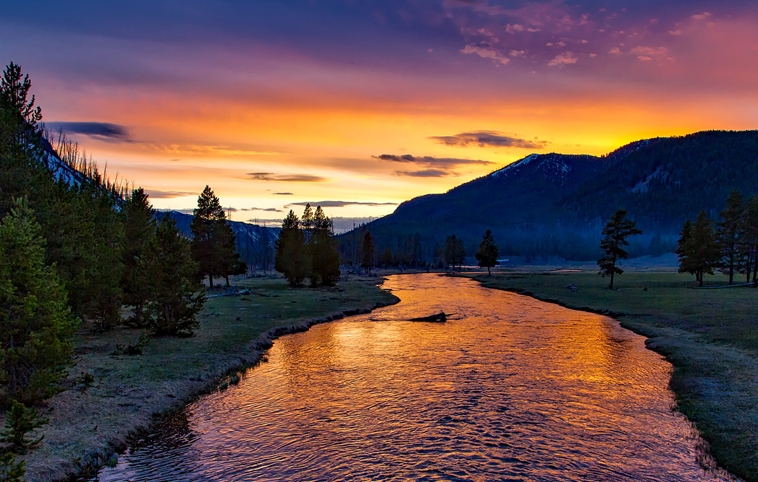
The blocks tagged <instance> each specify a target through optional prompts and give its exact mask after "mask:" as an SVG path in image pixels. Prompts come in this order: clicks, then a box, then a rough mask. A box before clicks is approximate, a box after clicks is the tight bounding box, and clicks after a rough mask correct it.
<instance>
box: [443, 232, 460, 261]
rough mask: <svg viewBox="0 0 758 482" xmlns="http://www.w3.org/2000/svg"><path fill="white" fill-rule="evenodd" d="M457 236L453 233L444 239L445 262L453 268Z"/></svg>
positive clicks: (456, 257) (456, 256) (455, 259)
mask: <svg viewBox="0 0 758 482" xmlns="http://www.w3.org/2000/svg"><path fill="white" fill-rule="evenodd" d="M457 251H458V237H457V236H456V235H455V234H453V235H451V236H448V237H447V238H446V239H445V264H446V265H448V266H452V268H453V269H455V265H456V262H457V261H458V254H457Z"/></svg>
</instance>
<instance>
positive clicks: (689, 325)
mask: <svg viewBox="0 0 758 482" xmlns="http://www.w3.org/2000/svg"><path fill="white" fill-rule="evenodd" d="M467 276H471V277H474V278H475V279H477V280H479V281H480V282H481V283H482V284H483V285H484V286H487V287H490V288H497V289H504V290H508V291H514V292H518V293H522V294H526V295H529V296H533V297H535V298H538V299H541V300H545V301H551V302H555V303H559V304H561V305H564V306H567V307H570V308H576V309H584V310H588V311H594V312H606V313H608V314H610V315H612V316H615V317H616V318H618V320H619V321H620V322H621V324H622V325H623V326H624V327H626V328H629V329H631V330H633V331H635V332H637V333H640V334H642V335H645V336H647V337H648V341H647V345H648V347H649V348H651V349H653V350H655V351H656V352H658V353H661V354H662V355H664V356H665V357H666V358H667V359H668V360H669V361H670V362H671V363H672V365H673V366H674V372H673V375H672V379H671V389H672V390H673V391H674V393H675V394H676V396H677V401H678V408H679V410H681V411H682V412H683V413H684V414H685V415H686V416H687V417H688V418H689V419H690V420H692V421H693V422H695V424H696V425H697V428H698V429H699V430H700V432H701V433H702V434H703V437H704V438H705V439H706V440H707V441H708V442H709V443H710V445H711V453H712V454H713V456H714V457H715V458H716V460H717V461H718V463H719V464H720V465H721V466H722V467H724V468H726V469H727V470H729V471H730V472H732V473H734V474H736V475H738V476H740V477H742V478H744V479H746V480H758V289H754V288H752V287H741V288H729V289H694V288H693V287H694V285H695V284H694V281H693V278H692V277H691V276H688V275H680V274H676V273H670V272H669V273H664V272H661V273H656V272H626V273H624V274H623V275H621V276H619V277H617V278H616V283H615V284H616V287H617V288H618V289H615V290H608V289H607V285H608V279H607V278H601V277H600V276H598V275H597V273H596V272H592V271H581V272H545V271H536V270H533V271H523V272H516V271H508V272H499V273H496V274H493V276H492V277H488V276H487V275H486V274H484V275H482V274H468V275H467ZM706 281H707V286H722V285H725V284H726V281H727V279H726V277H724V276H713V277H707V278H706ZM738 282H741V280H738ZM569 283H571V284H574V285H575V286H576V287H577V288H578V289H577V291H576V292H572V291H571V290H569V289H567V288H566V286H567V285H568V284H569Z"/></svg>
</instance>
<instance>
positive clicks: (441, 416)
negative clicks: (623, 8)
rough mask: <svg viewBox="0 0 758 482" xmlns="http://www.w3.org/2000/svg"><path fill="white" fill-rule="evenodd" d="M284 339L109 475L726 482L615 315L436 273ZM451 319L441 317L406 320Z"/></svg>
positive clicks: (658, 367)
mask: <svg viewBox="0 0 758 482" xmlns="http://www.w3.org/2000/svg"><path fill="white" fill-rule="evenodd" d="M385 287H386V288H390V289H392V291H393V292H394V293H395V294H396V295H397V296H399V297H400V298H401V299H402V301H401V303H399V304H398V305H395V306H391V307H387V308H383V309H380V310H377V311H375V312H373V313H371V314H369V315H363V316H358V317H354V318H350V319H347V320H343V321H339V322H333V323H328V324H325V325H319V326H315V327H313V328H311V330H310V331H308V332H306V333H301V334H297V335H291V336H286V337H283V338H281V339H279V340H277V341H276V342H275V344H274V347H273V348H272V349H271V350H270V352H269V355H268V358H269V363H265V364H263V365H261V366H260V367H257V368H255V369H253V370H250V371H249V372H248V374H247V376H246V377H245V378H244V379H243V381H242V382H241V383H240V384H239V385H238V386H236V387H232V388H230V389H229V390H227V391H226V392H223V393H216V394H212V395H209V396H205V397H203V398H202V399H200V400H199V401H198V402H196V403H194V404H192V405H190V406H189V407H188V408H187V409H186V410H185V411H184V412H183V413H180V414H178V415H177V416H175V417H173V418H172V419H171V420H168V421H167V422H166V424H165V425H164V426H163V427H162V428H161V429H160V430H159V431H158V432H157V433H156V434H154V435H153V436H152V437H149V438H148V439H147V440H146V441H144V442H143V443H140V444H139V445H138V446H135V447H132V448H131V449H130V450H129V452H128V453H127V454H125V455H123V456H122V457H121V458H120V461H119V464H118V466H117V467H116V468H115V469H106V470H104V471H102V472H101V474H100V475H99V478H100V480H102V481H125V480H131V481H137V480H150V481H169V480H170V481H191V480H192V481H194V480H197V481H199V480H225V481H226V480H345V479H359V480H369V479H373V480H376V479H389V478H396V479H413V480H641V479H644V480H717V479H719V478H720V477H722V476H724V474H718V473H716V472H714V471H706V470H704V469H703V468H702V467H701V465H700V464H699V463H698V458H699V457H700V458H702V457H701V455H702V454H700V455H699V452H702V450H698V446H699V444H701V440H700V439H699V438H698V437H697V435H696V434H695V433H694V432H693V430H692V429H691V426H690V424H689V423H688V422H687V420H685V419H684V417H682V416H681V415H680V414H678V413H677V412H673V411H672V406H673V395H672V393H671V392H670V391H669V390H668V389H667V385H668V380H669V376H670V370H671V367H670V365H668V364H667V363H666V362H665V361H664V360H663V359H662V358H661V357H660V356H659V355H657V354H655V353H653V352H651V351H649V350H646V349H645V347H644V339H643V338H642V337H640V336H637V335H635V334H633V333H631V332H629V331H627V330H624V329H622V328H620V327H619V325H618V323H617V322H616V321H614V320H612V319H609V318H606V317H602V316H599V315H594V314H588V313H584V312H579V311H572V310H568V309H565V308H561V307H558V306H555V305H551V304H547V303H541V302H538V301H535V300H533V299H531V298H527V297H524V296H519V295H515V294H512V293H506V292H502V291H495V290H487V289H484V288H481V287H480V286H479V284H478V283H476V282H473V281H471V280H467V279H459V278H448V277H441V276H438V275H431V274H430V275H414V276H392V277H390V278H389V279H388V281H387V282H386V283H385ZM442 310H444V311H445V312H446V313H453V314H454V315H455V316H453V319H452V320H450V321H448V322H447V323H445V324H435V323H417V322H416V323H414V322H408V321H404V320H407V319H409V318H411V317H415V316H420V315H428V314H431V313H435V312H439V311H442Z"/></svg>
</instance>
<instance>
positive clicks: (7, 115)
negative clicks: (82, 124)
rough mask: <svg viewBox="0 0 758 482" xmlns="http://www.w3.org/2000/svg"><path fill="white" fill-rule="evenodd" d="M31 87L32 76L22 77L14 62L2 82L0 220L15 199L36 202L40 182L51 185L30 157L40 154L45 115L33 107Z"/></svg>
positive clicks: (35, 161) (0, 89) (41, 167)
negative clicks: (30, 94)
mask: <svg viewBox="0 0 758 482" xmlns="http://www.w3.org/2000/svg"><path fill="white" fill-rule="evenodd" d="M30 88H31V81H30V80H29V76H28V75H26V76H22V75H21V67H19V66H18V65H16V64H14V63H13V62H11V63H10V64H9V65H8V66H7V67H6V68H5V71H4V72H3V77H2V80H0V219H1V218H2V217H3V216H5V215H6V214H7V213H9V212H10V210H11V208H13V205H14V203H15V200H16V199H18V198H20V197H26V198H27V199H29V200H30V201H31V200H34V197H33V196H34V195H35V194H36V193H35V191H38V190H40V188H41V187H42V186H41V183H43V182H45V181H47V184H50V176H49V173H48V172H47V170H46V169H45V167H44V166H43V165H42V163H40V162H38V161H37V156H33V155H31V154H37V153H39V152H38V151H39V139H40V135H41V133H40V129H39V128H38V126H37V122H38V121H39V120H41V119H42V113H41V111H40V109H39V107H34V96H32V99H31V100H28V95H29V89H30ZM35 151H36V152H35ZM42 190H43V191H44V189H42Z"/></svg>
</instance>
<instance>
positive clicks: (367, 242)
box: [361, 230, 375, 274]
mask: <svg viewBox="0 0 758 482" xmlns="http://www.w3.org/2000/svg"><path fill="white" fill-rule="evenodd" d="M374 251H375V249H374V237H373V236H371V231H368V230H367V231H366V234H364V235H363V244H362V245H361V254H362V256H361V266H362V267H363V268H364V269H365V270H366V271H367V272H368V273H369V274H371V268H373V267H374Z"/></svg>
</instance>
